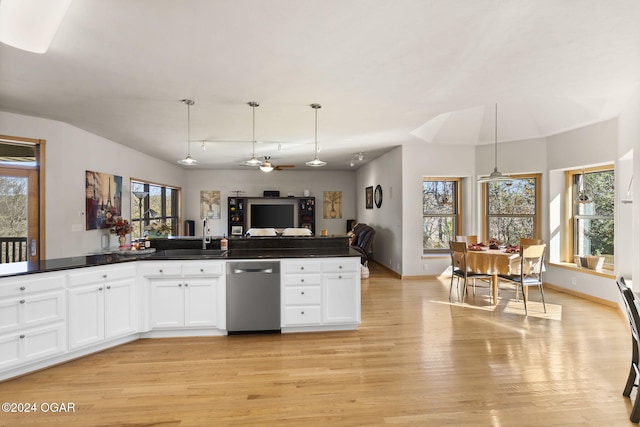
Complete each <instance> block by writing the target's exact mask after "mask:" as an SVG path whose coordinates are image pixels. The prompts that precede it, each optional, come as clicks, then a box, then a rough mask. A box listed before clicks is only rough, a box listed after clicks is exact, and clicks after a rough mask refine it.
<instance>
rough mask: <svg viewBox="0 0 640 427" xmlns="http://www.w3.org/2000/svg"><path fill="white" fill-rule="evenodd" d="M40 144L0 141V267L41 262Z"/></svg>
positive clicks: (2, 139) (1, 139) (21, 141)
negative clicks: (25, 262)
mask: <svg viewBox="0 0 640 427" xmlns="http://www.w3.org/2000/svg"><path fill="white" fill-rule="evenodd" d="M38 148H39V147H38V144H37V143H36V144H34V143H29V142H26V141H24V140H18V139H16V140H10V139H5V138H4V137H2V138H0V263H2V264H4V263H12V262H22V261H39V260H40V256H41V255H40V252H41V251H40V249H41V248H43V245H42V242H40V232H41V230H40V229H41V223H40V176H39V174H40V172H39V169H40V168H39V160H40V159H39V156H38V154H37V153H38Z"/></svg>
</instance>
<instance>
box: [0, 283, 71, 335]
mask: <svg viewBox="0 0 640 427" xmlns="http://www.w3.org/2000/svg"><path fill="white" fill-rule="evenodd" d="M65 296H66V292H65V291H64V290H58V291H55V292H42V293H38V294H25V295H21V296H19V297H17V298H6V299H4V300H2V301H0V333H5V332H6V331H8V330H11V329H15V328H18V327H28V326H33V325H38V324H45V323H53V322H57V321H60V320H65V318H66V313H67V311H66V310H67V305H66V298H65Z"/></svg>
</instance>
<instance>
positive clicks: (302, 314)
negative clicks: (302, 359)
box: [281, 257, 360, 332]
mask: <svg viewBox="0 0 640 427" xmlns="http://www.w3.org/2000/svg"><path fill="white" fill-rule="evenodd" d="M281 266H282V310H281V317H282V319H281V322H282V327H283V332H288V331H298V330H331V329H334V328H336V327H337V328H355V327H357V324H358V323H359V322H360V274H359V271H360V270H359V267H360V262H359V258H357V257H340V258H325V259H308V258H300V259H285V260H282V265H281Z"/></svg>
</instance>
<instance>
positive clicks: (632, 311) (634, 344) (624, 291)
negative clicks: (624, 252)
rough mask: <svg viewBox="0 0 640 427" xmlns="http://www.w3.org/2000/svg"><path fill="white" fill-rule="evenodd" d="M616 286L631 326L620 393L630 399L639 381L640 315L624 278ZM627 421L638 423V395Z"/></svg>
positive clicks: (639, 407)
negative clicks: (628, 355) (625, 374)
mask: <svg viewBox="0 0 640 427" xmlns="http://www.w3.org/2000/svg"><path fill="white" fill-rule="evenodd" d="M616 284H617V285H618V289H619V290H620V294H621V295H622V301H623V302H624V306H625V311H626V312H627V318H628V319H629V325H630V326H631V367H630V368H629V376H628V377H627V383H626V384H625V386H624V391H623V392H622V395H623V396H625V397H629V398H630V397H631V390H633V388H634V387H636V388H637V387H638V380H639V379H640V369H639V368H638V364H639V363H640V351H639V350H638V346H639V345H640V344H639V340H638V328H639V327H640V315H639V314H638V306H637V299H636V297H635V295H634V294H633V291H632V290H631V289H629V288H628V287H627V284H626V282H625V280H624V277H622V276H621V277H620V278H619V279H618V280H616ZM629 419H630V420H631V421H633V422H634V423H637V422H640V399H639V398H638V394H636V397H635V401H634V403H633V408H632V409H631V416H630V417H629Z"/></svg>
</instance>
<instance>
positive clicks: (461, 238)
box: [456, 236, 478, 245]
mask: <svg viewBox="0 0 640 427" xmlns="http://www.w3.org/2000/svg"><path fill="white" fill-rule="evenodd" d="M456 242H465V243H466V244H467V245H475V244H476V243H478V236H456Z"/></svg>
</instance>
